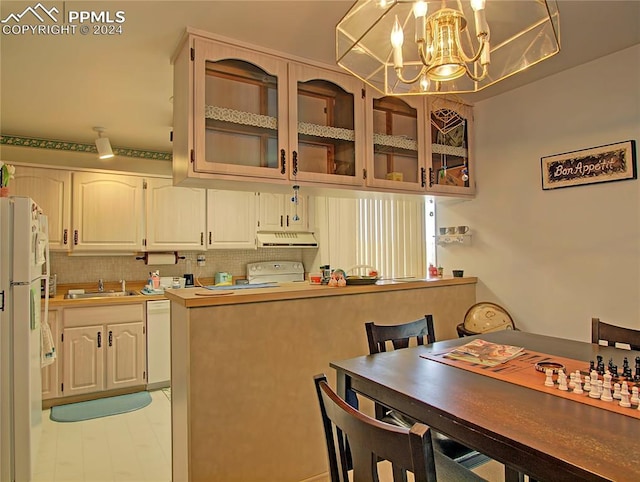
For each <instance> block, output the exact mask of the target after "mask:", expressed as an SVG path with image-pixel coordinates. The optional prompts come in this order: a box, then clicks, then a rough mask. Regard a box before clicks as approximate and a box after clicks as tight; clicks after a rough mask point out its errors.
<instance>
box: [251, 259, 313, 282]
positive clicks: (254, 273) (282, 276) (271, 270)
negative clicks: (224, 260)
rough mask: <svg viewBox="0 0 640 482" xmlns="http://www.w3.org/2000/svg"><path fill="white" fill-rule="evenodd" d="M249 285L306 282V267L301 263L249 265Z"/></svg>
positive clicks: (271, 262) (272, 262)
mask: <svg viewBox="0 0 640 482" xmlns="http://www.w3.org/2000/svg"><path fill="white" fill-rule="evenodd" d="M247 280H249V284H252V285H253V284H258V283H284V282H288V281H289V282H290V281H304V265H303V264H302V263H301V262H299V261H263V262H260V263H248V264H247Z"/></svg>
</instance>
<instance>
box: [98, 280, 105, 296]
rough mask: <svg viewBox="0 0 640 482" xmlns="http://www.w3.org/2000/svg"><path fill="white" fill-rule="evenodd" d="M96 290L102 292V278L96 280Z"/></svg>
mask: <svg viewBox="0 0 640 482" xmlns="http://www.w3.org/2000/svg"><path fill="white" fill-rule="evenodd" d="M98 291H99V292H100V293H102V292H103V291H104V281H102V279H99V280H98Z"/></svg>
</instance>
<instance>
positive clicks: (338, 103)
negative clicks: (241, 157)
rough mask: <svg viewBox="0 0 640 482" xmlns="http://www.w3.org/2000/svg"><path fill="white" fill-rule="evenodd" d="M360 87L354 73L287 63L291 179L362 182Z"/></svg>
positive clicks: (362, 132) (322, 181) (362, 113)
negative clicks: (342, 72)
mask: <svg viewBox="0 0 640 482" xmlns="http://www.w3.org/2000/svg"><path fill="white" fill-rule="evenodd" d="M362 89H363V84H362V82H361V81H360V80H358V79H356V78H355V77H351V76H349V75H345V74H341V73H338V72H333V71H330V70H324V69H319V68H315V67H312V66H308V65H302V64H296V63H290V64H289V126H290V127H289V131H290V132H289V136H290V137H289V143H290V149H291V156H292V157H291V167H292V169H291V173H290V175H289V179H292V180H301V181H313V182H319V183H328V184H341V185H350V186H361V185H363V184H364V181H363V178H364V175H363V174H364V171H363V169H364V163H363V155H362V152H363V145H364V144H363V143H364V104H363V102H364V101H363V98H362V97H363V95H362V94H363V90H362Z"/></svg>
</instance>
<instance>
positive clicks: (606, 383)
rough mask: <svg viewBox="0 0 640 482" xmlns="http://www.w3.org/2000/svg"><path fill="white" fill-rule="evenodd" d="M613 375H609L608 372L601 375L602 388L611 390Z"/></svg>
mask: <svg viewBox="0 0 640 482" xmlns="http://www.w3.org/2000/svg"><path fill="white" fill-rule="evenodd" d="M612 378H613V377H612V376H611V374H610V373H605V374H604V377H602V388H605V389H607V390H611V379H612Z"/></svg>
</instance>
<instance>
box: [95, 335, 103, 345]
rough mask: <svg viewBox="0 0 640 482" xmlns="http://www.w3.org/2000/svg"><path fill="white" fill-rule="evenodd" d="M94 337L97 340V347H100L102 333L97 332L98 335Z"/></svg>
mask: <svg viewBox="0 0 640 482" xmlns="http://www.w3.org/2000/svg"><path fill="white" fill-rule="evenodd" d="M96 338H97V340H98V348H100V347H102V333H101V332H98V336H97V337H96Z"/></svg>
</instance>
